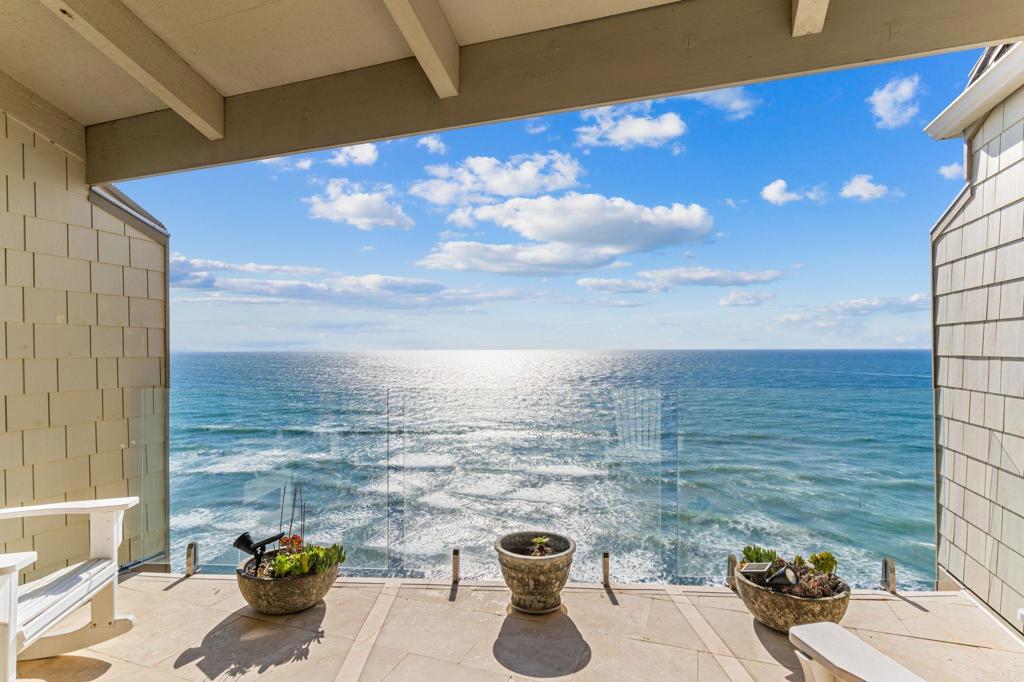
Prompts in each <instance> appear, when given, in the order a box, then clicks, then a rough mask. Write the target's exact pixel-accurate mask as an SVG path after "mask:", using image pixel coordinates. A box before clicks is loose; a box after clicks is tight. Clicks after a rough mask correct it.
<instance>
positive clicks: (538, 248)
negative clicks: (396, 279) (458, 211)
mask: <svg viewBox="0 0 1024 682" xmlns="http://www.w3.org/2000/svg"><path fill="white" fill-rule="evenodd" d="M614 259H615V254H613V253H609V252H607V251H606V250H603V249H599V248H597V249H590V248H581V247H577V246H573V245H569V244H484V243H482V242H472V241H446V242H443V243H441V244H440V245H438V247H437V249H436V250H435V251H433V252H432V253H430V254H428V255H427V256H426V257H424V258H423V259H421V260H420V261H419V262H417V265H420V266H422V267H425V268H431V269H434V270H471V271H475V272H493V273H498V274H502V275H559V274H566V273H571V272H578V271H580V270H589V269H592V268H599V267H602V266H605V265H608V264H609V263H611V262H612V261H613V260H614Z"/></svg>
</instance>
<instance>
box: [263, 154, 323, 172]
mask: <svg viewBox="0 0 1024 682" xmlns="http://www.w3.org/2000/svg"><path fill="white" fill-rule="evenodd" d="M314 162H315V161H314V159H312V158H310V157H308V156H304V157H302V158H301V159H295V158H293V157H290V156H274V157H271V158H269V159H260V160H259V163H262V164H263V165H265V166H271V167H273V168H276V169H278V170H282V171H296V170H301V171H307V170H309V169H310V168H312V167H313V163H314Z"/></svg>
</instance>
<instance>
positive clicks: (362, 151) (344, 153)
mask: <svg viewBox="0 0 1024 682" xmlns="http://www.w3.org/2000/svg"><path fill="white" fill-rule="evenodd" d="M376 161H377V145H375V144H373V143H372V142H367V143H365V144H354V145H351V146H349V147H342V148H341V149H335V150H334V154H333V155H332V156H331V158H330V159H328V160H327V163H330V164H333V165H335V166H348V165H350V164H351V165H356V166H372V165H373V164H374V163H376Z"/></svg>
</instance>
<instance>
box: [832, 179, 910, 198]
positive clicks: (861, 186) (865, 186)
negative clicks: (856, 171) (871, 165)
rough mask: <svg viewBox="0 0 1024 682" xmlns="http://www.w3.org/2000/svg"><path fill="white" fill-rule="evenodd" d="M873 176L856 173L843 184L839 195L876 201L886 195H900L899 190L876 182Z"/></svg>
mask: <svg viewBox="0 0 1024 682" xmlns="http://www.w3.org/2000/svg"><path fill="white" fill-rule="evenodd" d="M873 178H874V176H871V175H866V174H860V175H854V176H853V177H852V178H850V179H849V180H847V181H846V184H844V185H843V189H842V190H840V192H839V196H841V197H843V198H844V199H857V200H859V201H874V200H875V199H881V198H882V197H885V196H899V194H900V193H899V191H898V190H894V189H891V188H889V187H887V186H885V185H883V184H881V183H877V182H874V180H873Z"/></svg>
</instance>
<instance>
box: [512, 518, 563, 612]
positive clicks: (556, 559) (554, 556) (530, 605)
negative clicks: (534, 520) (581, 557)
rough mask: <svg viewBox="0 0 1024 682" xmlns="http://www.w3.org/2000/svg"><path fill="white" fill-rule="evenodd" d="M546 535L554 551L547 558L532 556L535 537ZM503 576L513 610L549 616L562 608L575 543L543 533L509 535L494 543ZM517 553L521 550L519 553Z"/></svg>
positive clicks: (528, 532)
mask: <svg viewBox="0 0 1024 682" xmlns="http://www.w3.org/2000/svg"><path fill="white" fill-rule="evenodd" d="M540 535H543V536H545V537H547V538H548V546H549V547H551V549H552V550H553V551H552V552H551V554H548V555H546V556H529V554H521V553H519V552H528V551H529V548H530V547H531V546H532V544H533V543H532V541H533V538H535V537H538V536H540ZM494 549H495V551H497V552H498V563H499V564H501V575H502V577H503V578H505V584H506V585H508V589H510V590H511V591H512V608H514V609H515V610H517V611H522V612H523V613H534V614H536V613H549V612H551V611H555V610H557V609H558V608H559V607H560V606H561V605H562V596H561V592H562V588H563V587H565V582H566V581H567V580H568V579H569V567H570V566H572V555H573V553H574V552H575V551H576V543H575V542H573V541H572V540H570V539H569V538H567V537H564V536H562V535H556V534H555V533H546V532H543V531H527V532H523V533H510V534H508V535H505V536H504V537H501V538H499V539H498V541H497V542H495V543H494ZM517 550H518V551H517Z"/></svg>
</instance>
